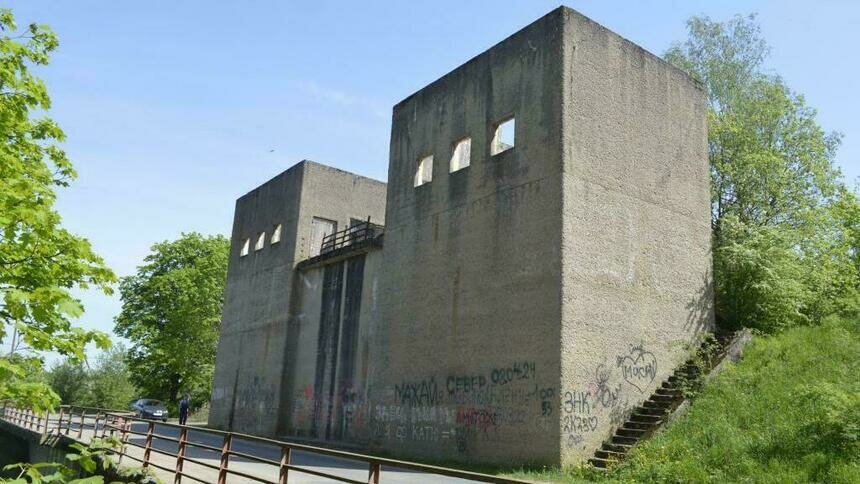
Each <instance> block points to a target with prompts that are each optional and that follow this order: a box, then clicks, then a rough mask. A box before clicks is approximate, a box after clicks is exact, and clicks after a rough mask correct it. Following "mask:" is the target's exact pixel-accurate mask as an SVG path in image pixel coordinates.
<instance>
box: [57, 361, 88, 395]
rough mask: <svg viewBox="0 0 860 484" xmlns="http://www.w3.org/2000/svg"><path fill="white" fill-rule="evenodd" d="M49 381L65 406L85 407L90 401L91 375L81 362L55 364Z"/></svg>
mask: <svg viewBox="0 0 860 484" xmlns="http://www.w3.org/2000/svg"><path fill="white" fill-rule="evenodd" d="M47 380H48V384H50V385H51V388H52V389H53V390H54V392H56V394H57V395H58V396H59V397H60V401H61V402H62V403H63V405H84V402H85V401H86V400H88V399H89V375H88V374H87V368H86V366H84V365H83V363H81V362H75V361H72V360H70V359H66V360H64V361H63V362H61V363H57V364H55V365H54V366H53V367H52V368H51V369H50V371H48V374H47Z"/></svg>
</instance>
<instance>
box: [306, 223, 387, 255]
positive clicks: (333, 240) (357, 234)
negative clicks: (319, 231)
mask: <svg viewBox="0 0 860 484" xmlns="http://www.w3.org/2000/svg"><path fill="white" fill-rule="evenodd" d="M384 229H385V227H384V226H382V225H378V224H375V223H372V222H371V221H370V217H368V218H367V220H366V221H364V222H361V223H358V224H355V225H352V226H350V227H348V228H346V229H344V230H341V231H339V232H335V233H333V234H330V235H326V236H325V237H323V239H322V247H320V254H325V253H326V252H331V251H333V250H336V249H340V248H342V247H347V246H350V245H353V244H358V243H359V242H364V241H365V240H370V239H373V238H375V237H376V236H378V235H380V234H382V232H383V230H384Z"/></svg>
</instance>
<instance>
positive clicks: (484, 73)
mask: <svg viewBox="0 0 860 484" xmlns="http://www.w3.org/2000/svg"><path fill="white" fill-rule="evenodd" d="M560 20H561V16H560V15H559V12H553V13H551V14H550V15H548V16H546V17H544V18H542V19H540V20H538V21H537V22H535V23H533V24H532V25H530V26H528V27H526V28H525V29H523V30H522V31H520V32H517V33H516V34H514V35H513V36H511V37H510V38H508V39H506V40H505V41H503V42H501V43H500V44H498V45H496V46H495V47H493V48H492V49H490V50H489V51H487V52H485V53H483V54H481V55H479V56H478V57H475V58H474V59H472V60H471V61H469V62H468V63H466V64H464V65H463V66H461V67H459V68H457V69H456V70H454V71H453V72H451V73H449V74H447V75H446V76H444V77H442V78H441V79H439V80H438V81H435V82H434V83H432V84H430V85H429V86H427V87H426V88H424V89H422V90H421V91H419V92H417V93H415V94H413V95H412V96H410V97H409V98H407V99H406V100H404V101H403V102H401V103H400V104H398V105H397V106H395V109H394V119H393V126H392V134H391V155H390V157H391V158H390V160H391V161H390V166H389V175H388V179H389V190H388V204H387V208H388V211H387V215H386V219H387V221H386V222H387V223H386V235H385V247H384V249H383V268H382V275H381V280H380V285H381V292H382V294H383V301H384V303H383V313H382V319H381V320H380V321H379V325H380V331H379V332H378V335H379V338H378V339H377V340H376V343H375V345H374V354H373V356H374V365H373V368H374V372H373V374H372V377H371V380H372V382H373V388H372V390H371V399H372V407H373V412H372V425H373V427H374V439H373V443H374V445H377V446H379V447H382V448H384V449H386V450H388V451H391V452H396V453H398V454H401V455H407V456H413V457H414V456H420V457H423V458H431V459H445V460H450V459H455V460H468V461H470V462H495V463H510V462H511V460H510V459H511V458H512V457H513V456H516V459H517V461H518V462H522V461H535V462H545V463H551V462H557V461H558V458H559V438H558V431H559V430H558V424H557V421H558V418H557V416H556V415H557V411H558V409H557V405H556V403H555V401H556V400H557V397H556V395H555V393H556V391H557V387H558V375H559V355H560V346H559V339H560V325H559V320H560V317H561V306H560V293H559V286H560V277H561V276H560V261H561V255H560V233H561V230H560V227H561V183H560V175H561V166H562V161H561V153H562V146H561V111H560V109H559V106H560V104H561V93H562V92H561V82H562V74H563V73H562V70H561V68H562V62H561V52H562V51H561V41H562V36H561V34H562V28H561V27H562V25H561V22H560ZM510 115H513V116H515V118H516V134H515V147H514V148H513V149H511V150H508V151H505V152H503V153H501V154H498V155H496V156H491V155H490V141H491V139H492V138H493V131H494V126H495V124H496V123H498V122H499V121H502V120H504V119H505V118H506V117H508V116H510ZM466 136H469V137H471V139H472V145H471V164H470V166H469V167H468V168H465V169H463V170H460V171H456V172H454V173H449V169H448V162H449V159H450V157H451V155H452V148H453V146H454V143H455V142H456V141H457V140H459V139H461V138H463V137H466ZM430 154H432V155H433V156H434V164H433V176H432V181H431V182H430V183H428V184H425V185H422V186H419V187H417V188H416V187H413V175H414V172H415V170H416V167H417V163H418V160H419V159H420V158H422V157H424V156H427V155H430Z"/></svg>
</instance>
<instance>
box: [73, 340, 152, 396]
mask: <svg viewBox="0 0 860 484" xmlns="http://www.w3.org/2000/svg"><path fill="white" fill-rule="evenodd" d="M126 355H127V350H126V349H125V347H124V346H123V345H119V344H118V345H114V346H112V347H111V348H110V349H109V350H107V351H105V352H103V353H102V354H101V355H100V356H99V357H98V359H97V360H96V365H95V368H93V369H92V370H91V371H90V372H89V381H90V383H89V395H88V397H89V400H88V401H87V403H86V404H87V405H88V406H91V407H99V408H110V409H125V408H127V407H128V402H130V401H131V400H132V399H134V398H136V397H138V396H140V395H138V391H137V388H135V386H134V384H132V383H131V373H130V372H129V371H128V366H127V365H126V361H125V360H126Z"/></svg>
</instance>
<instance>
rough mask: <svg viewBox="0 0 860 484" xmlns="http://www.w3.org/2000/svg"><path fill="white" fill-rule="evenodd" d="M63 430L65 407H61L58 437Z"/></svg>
mask: <svg viewBox="0 0 860 484" xmlns="http://www.w3.org/2000/svg"><path fill="white" fill-rule="evenodd" d="M62 430H63V407H60V419H59V420H58V421H57V435H60V432H61V431H62Z"/></svg>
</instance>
